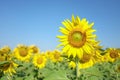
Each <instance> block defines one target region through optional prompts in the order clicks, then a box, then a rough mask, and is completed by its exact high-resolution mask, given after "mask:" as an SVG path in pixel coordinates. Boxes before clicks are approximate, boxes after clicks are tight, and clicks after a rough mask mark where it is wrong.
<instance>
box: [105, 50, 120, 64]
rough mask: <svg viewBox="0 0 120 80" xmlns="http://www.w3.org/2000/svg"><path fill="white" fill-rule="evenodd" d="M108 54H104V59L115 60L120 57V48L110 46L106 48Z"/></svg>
mask: <svg viewBox="0 0 120 80" xmlns="http://www.w3.org/2000/svg"><path fill="white" fill-rule="evenodd" d="M105 52H106V54H105V55H103V61H110V62H114V61H115V60H116V59H118V58H120V50H118V49H115V48H108V49H106V50H105Z"/></svg>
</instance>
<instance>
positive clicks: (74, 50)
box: [0, 15, 120, 80]
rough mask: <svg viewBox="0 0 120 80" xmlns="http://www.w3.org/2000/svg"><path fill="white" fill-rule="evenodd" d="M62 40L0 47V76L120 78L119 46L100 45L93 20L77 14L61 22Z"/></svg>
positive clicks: (25, 79)
mask: <svg viewBox="0 0 120 80" xmlns="http://www.w3.org/2000/svg"><path fill="white" fill-rule="evenodd" d="M62 24H63V26H61V27H60V29H59V32H60V33H61V35H58V36H57V38H58V39H59V42H60V44H59V45H57V47H56V49H54V50H53V51H50V50H46V51H45V52H41V51H40V49H39V48H38V47H37V46H36V45H29V46H28V45H24V44H18V45H17V46H16V47H15V48H14V49H11V48H10V47H9V46H4V47H2V48H0V80H120V48H106V49H104V48H103V46H100V41H98V40H97V35H96V34H95V33H94V32H95V31H96V30H94V29H93V26H94V23H93V22H92V23H89V22H88V21H87V20H86V19H85V18H83V19H80V18H79V17H78V16H77V17H74V16H73V15H72V19H71V20H69V19H66V20H64V21H63V22H62Z"/></svg>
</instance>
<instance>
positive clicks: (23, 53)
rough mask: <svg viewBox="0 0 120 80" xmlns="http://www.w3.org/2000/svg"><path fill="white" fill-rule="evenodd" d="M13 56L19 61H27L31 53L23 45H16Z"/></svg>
mask: <svg viewBox="0 0 120 80" xmlns="http://www.w3.org/2000/svg"><path fill="white" fill-rule="evenodd" d="M14 56H15V57H16V58H17V59H19V60H21V61H29V59H30V56H31V53H30V52H29V49H28V47H27V46H25V45H18V46H17V47H16V48H15V49H14Z"/></svg>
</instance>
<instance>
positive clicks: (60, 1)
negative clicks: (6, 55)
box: [0, 0, 120, 51]
mask: <svg viewBox="0 0 120 80" xmlns="http://www.w3.org/2000/svg"><path fill="white" fill-rule="evenodd" d="M72 14H74V16H79V17H80V18H86V19H87V20H88V21H89V22H94V23H95V25H94V27H93V28H94V29H96V30H97V31H96V32H95V33H96V34H97V36H98V38H97V40H100V41H101V45H102V46H104V47H115V48H117V47H120V42H119V41H120V0H0V47H3V46H4V45H9V46H10V47H11V48H14V47H16V46H17V44H25V45H31V44H35V45H37V46H38V47H39V48H40V49H41V50H42V51H45V50H53V49H55V48H56V46H57V45H58V44H59V42H58V39H57V38H56V36H57V35H60V32H58V30H59V27H60V26H62V24H61V22H62V21H64V20H65V19H71V16H72Z"/></svg>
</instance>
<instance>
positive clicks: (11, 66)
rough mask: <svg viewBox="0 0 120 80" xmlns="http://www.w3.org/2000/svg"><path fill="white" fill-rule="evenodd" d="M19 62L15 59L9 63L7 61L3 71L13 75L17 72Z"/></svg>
mask: <svg viewBox="0 0 120 80" xmlns="http://www.w3.org/2000/svg"><path fill="white" fill-rule="evenodd" d="M17 66H18V64H16V63H14V62H13V61H10V62H9V63H6V64H4V65H3V67H2V71H3V72H4V74H6V73H9V74H10V75H12V74H13V73H16V71H15V68H17Z"/></svg>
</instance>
